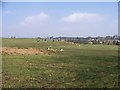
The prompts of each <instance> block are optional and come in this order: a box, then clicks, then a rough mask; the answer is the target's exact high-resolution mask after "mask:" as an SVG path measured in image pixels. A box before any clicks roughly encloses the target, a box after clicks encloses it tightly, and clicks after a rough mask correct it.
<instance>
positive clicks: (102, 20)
mask: <svg viewBox="0 0 120 90" xmlns="http://www.w3.org/2000/svg"><path fill="white" fill-rule="evenodd" d="M116 34H118V3H117V2H2V37H11V36H16V37H50V36H54V37H59V36H66V37H87V36H108V35H116Z"/></svg>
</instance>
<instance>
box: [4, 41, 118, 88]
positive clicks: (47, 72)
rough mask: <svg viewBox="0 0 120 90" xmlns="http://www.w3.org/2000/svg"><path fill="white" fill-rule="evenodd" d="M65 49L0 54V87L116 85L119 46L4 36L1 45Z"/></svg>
mask: <svg viewBox="0 0 120 90" xmlns="http://www.w3.org/2000/svg"><path fill="white" fill-rule="evenodd" d="M50 45H51V46H52V48H54V49H58V50H60V48H63V49H64V52H57V53H56V54H52V55H49V56H48V55H3V57H2V60H3V87H4V88H8V87H15V88H18V87H26V88H27V87H32V88H36V87H45V88H117V87H118V63H117V62H118V47H117V46H113V45H81V46H80V47H79V46H78V45H75V44H74V45H71V44H68V43H65V42H58V41H55V42H52V41H40V42H36V39H3V46H5V47H18V48H28V47H32V48H41V49H45V50H46V48H47V47H49V46H50Z"/></svg>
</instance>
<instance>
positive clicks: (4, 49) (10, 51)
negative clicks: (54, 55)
mask: <svg viewBox="0 0 120 90" xmlns="http://www.w3.org/2000/svg"><path fill="white" fill-rule="evenodd" d="M0 54H8V55H11V54H12V55H18V54H21V55H38V54H44V55H48V54H49V52H48V51H46V50H42V49H36V48H27V49H26V48H16V47H14V48H13V47H0Z"/></svg>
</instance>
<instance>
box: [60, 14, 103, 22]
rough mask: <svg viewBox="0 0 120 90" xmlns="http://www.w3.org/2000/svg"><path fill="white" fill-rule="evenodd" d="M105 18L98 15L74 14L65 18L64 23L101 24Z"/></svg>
mask: <svg viewBox="0 0 120 90" xmlns="http://www.w3.org/2000/svg"><path fill="white" fill-rule="evenodd" d="M102 19H103V16H102V15H100V14H96V13H72V14H70V15H68V16H66V17H64V18H62V21H64V22H67V23H78V22H82V23H90V22H100V21H102Z"/></svg>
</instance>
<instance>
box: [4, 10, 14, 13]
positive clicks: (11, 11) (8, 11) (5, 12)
mask: <svg viewBox="0 0 120 90" xmlns="http://www.w3.org/2000/svg"><path fill="white" fill-rule="evenodd" d="M12 13H13V12H12V11H9V10H8V11H5V14H12Z"/></svg>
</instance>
